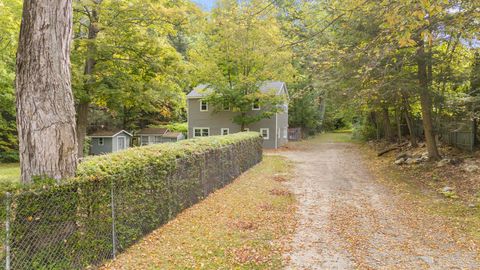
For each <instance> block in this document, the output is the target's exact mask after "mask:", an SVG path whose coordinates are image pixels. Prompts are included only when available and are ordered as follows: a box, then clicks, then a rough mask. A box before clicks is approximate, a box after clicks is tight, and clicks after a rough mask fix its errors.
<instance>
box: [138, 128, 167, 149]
mask: <svg viewBox="0 0 480 270" xmlns="http://www.w3.org/2000/svg"><path fill="white" fill-rule="evenodd" d="M167 131H168V130H167V129H166V128H144V129H142V130H140V131H139V132H138V133H137V135H138V137H139V142H140V145H141V146H144V145H150V144H156V143H162V142H163V141H162V136H163V135H165V133H167Z"/></svg>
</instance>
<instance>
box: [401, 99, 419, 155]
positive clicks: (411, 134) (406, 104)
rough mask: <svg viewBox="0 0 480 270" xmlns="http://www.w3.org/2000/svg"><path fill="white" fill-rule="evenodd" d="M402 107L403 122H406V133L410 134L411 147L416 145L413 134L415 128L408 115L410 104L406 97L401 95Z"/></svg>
mask: <svg viewBox="0 0 480 270" xmlns="http://www.w3.org/2000/svg"><path fill="white" fill-rule="evenodd" d="M403 107H404V112H403V113H404V116H405V122H407V127H408V133H409V134H410V143H411V145H412V146H413V147H417V135H416V134H415V130H414V128H413V121H412V117H411V115H410V106H409V104H408V100H407V98H406V97H403Z"/></svg>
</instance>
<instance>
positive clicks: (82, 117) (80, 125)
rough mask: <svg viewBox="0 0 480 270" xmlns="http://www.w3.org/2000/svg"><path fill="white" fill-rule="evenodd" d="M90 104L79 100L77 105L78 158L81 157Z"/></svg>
mask: <svg viewBox="0 0 480 270" xmlns="http://www.w3.org/2000/svg"><path fill="white" fill-rule="evenodd" d="M89 107H90V102H89V101H87V100H81V101H80V103H78V105H77V135H78V138H77V140H78V153H77V155H78V157H79V158H82V157H83V149H84V145H85V137H87V126H88V109H89Z"/></svg>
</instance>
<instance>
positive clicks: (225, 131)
mask: <svg viewBox="0 0 480 270" xmlns="http://www.w3.org/2000/svg"><path fill="white" fill-rule="evenodd" d="M220 133H221V135H222V136H225V135H228V134H230V129H229V128H222V129H221V130H220Z"/></svg>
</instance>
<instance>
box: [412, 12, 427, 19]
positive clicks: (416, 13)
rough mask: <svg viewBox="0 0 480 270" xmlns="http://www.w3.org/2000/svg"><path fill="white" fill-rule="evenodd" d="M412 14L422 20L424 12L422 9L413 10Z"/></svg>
mask: <svg viewBox="0 0 480 270" xmlns="http://www.w3.org/2000/svg"><path fill="white" fill-rule="evenodd" d="M412 16H415V17H417V18H418V19H419V20H423V19H425V16H426V14H425V12H423V10H415V11H414V12H413V13H412Z"/></svg>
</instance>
